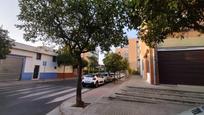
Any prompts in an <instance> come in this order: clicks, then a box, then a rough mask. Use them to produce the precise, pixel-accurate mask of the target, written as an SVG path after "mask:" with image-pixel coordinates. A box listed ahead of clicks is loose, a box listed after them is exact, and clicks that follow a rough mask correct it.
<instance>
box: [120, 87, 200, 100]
mask: <svg viewBox="0 0 204 115" xmlns="http://www.w3.org/2000/svg"><path fill="white" fill-rule="evenodd" d="M121 93H132V94H134V93H135V94H138V93H139V94H144V95H146V94H152V95H163V96H177V97H178V98H180V97H181V98H183V97H184V98H196V99H204V96H203V95H197V94H188V93H172V92H168V91H161V92H158V91H149V90H126V89H122V90H121Z"/></svg>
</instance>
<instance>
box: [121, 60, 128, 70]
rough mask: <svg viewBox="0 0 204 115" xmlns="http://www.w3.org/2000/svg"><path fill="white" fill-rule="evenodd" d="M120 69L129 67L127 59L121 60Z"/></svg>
mask: <svg viewBox="0 0 204 115" xmlns="http://www.w3.org/2000/svg"><path fill="white" fill-rule="evenodd" d="M120 66H121V67H120V70H127V69H128V68H129V62H128V60H127V59H122V60H121V65H120Z"/></svg>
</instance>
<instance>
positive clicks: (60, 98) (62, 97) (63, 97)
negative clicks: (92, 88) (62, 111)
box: [46, 89, 89, 104]
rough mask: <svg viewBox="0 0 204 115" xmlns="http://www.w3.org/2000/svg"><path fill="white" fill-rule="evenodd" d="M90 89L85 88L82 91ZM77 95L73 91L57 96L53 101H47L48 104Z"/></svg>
mask: <svg viewBox="0 0 204 115" xmlns="http://www.w3.org/2000/svg"><path fill="white" fill-rule="evenodd" d="M88 90H89V89H83V90H82V93H83V92H85V91H88ZM75 95H76V92H73V93H71V94H67V95H64V96H61V97H57V98H55V99H53V100H52V101H50V102H48V103H46V104H50V103H55V102H59V101H63V100H66V99H68V98H70V97H73V96H75Z"/></svg>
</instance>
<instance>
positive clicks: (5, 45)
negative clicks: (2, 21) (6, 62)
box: [0, 27, 14, 59]
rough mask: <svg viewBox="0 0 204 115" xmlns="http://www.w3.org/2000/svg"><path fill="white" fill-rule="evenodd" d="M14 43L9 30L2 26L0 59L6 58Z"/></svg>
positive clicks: (0, 28) (0, 29)
mask: <svg viewBox="0 0 204 115" xmlns="http://www.w3.org/2000/svg"><path fill="white" fill-rule="evenodd" d="M13 45H14V44H13V40H12V39H10V38H9V36H8V31H7V30H4V29H3V28H2V27H0V59H5V58H6V55H8V54H9V53H10V49H11V48H12V46H13Z"/></svg>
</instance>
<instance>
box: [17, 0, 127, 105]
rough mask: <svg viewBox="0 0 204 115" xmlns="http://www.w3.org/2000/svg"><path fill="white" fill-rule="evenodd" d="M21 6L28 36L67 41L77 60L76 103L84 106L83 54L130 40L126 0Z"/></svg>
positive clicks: (37, 0) (22, 2) (31, 1)
mask: <svg viewBox="0 0 204 115" xmlns="http://www.w3.org/2000/svg"><path fill="white" fill-rule="evenodd" d="M19 7H20V14H19V15H18V19H19V20H21V21H22V24H21V25H17V27H18V28H20V29H22V30H24V31H25V34H24V39H25V40H28V41H38V40H40V41H46V42H54V43H56V44H58V45H66V46H68V47H69V49H70V53H71V54H72V55H73V56H74V57H75V58H76V59H77V60H78V63H79V66H78V81H77V94H76V106H83V105H84V103H83V101H82V98H81V89H82V86H81V76H82V59H81V54H82V53H85V52H89V51H94V50H95V48H96V47H97V46H100V48H101V49H102V50H107V51H108V50H110V46H112V45H113V46H120V45H124V44H127V37H124V32H123V28H124V26H125V24H126V19H127V18H126V16H127V15H125V14H124V13H123V11H124V10H123V9H124V7H123V0H111V1H109V0H51V1H50V0H19Z"/></svg>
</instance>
